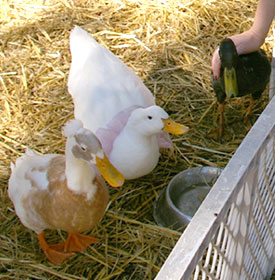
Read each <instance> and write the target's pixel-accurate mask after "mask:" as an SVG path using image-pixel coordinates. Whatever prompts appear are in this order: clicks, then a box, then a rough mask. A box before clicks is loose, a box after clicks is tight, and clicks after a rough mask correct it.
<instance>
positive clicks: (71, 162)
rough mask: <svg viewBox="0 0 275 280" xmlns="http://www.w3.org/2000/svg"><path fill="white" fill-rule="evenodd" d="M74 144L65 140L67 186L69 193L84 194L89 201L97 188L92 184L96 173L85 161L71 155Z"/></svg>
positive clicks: (68, 139) (72, 140)
mask: <svg viewBox="0 0 275 280" xmlns="http://www.w3.org/2000/svg"><path fill="white" fill-rule="evenodd" d="M74 143H75V142H74V139H72V138H71V137H68V138H67V142H66V151H65V153H66V167H65V174H66V178H67V186H68V188H69V189H70V190H71V191H73V192H75V193H77V194H86V196H87V199H91V198H92V196H93V194H94V193H95V191H96V189H97V186H96V185H95V184H93V180H94V178H95V176H96V173H95V170H94V168H93V167H92V166H91V165H90V164H89V163H88V162H87V161H84V160H82V159H78V158H76V157H75V156H74V155H73V153H72V151H71V148H72V146H73V145H74Z"/></svg>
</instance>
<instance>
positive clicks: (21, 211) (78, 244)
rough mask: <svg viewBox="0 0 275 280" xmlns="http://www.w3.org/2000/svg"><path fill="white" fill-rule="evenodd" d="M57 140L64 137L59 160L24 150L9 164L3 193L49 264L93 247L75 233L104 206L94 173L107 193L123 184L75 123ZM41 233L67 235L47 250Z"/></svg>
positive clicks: (89, 136) (106, 196)
mask: <svg viewBox="0 0 275 280" xmlns="http://www.w3.org/2000/svg"><path fill="white" fill-rule="evenodd" d="M63 134H64V135H65V136H66V137H67V141H66V151H65V156H64V155H57V154H47V155H38V154H37V153H36V152H34V151H32V150H30V149H27V151H26V153H25V154H24V155H23V156H21V157H20V158H18V159H17V160H16V163H15V165H14V164H11V176H10V179H9V187H8V194H9V197H10V199H11V200H12V202H13V204H14V207H15V211H16V214H17V216H18V217H19V219H20V220H21V222H22V223H23V225H24V226H26V227H27V228H29V229H31V230H33V231H35V232H36V234H37V237H38V240H39V244H40V247H41V248H42V250H43V251H44V253H45V255H46V257H47V258H48V259H49V260H50V261H51V262H52V263H54V264H61V263H62V262H63V261H64V260H65V259H66V258H67V257H69V256H71V254H72V252H74V251H82V250H84V249H85V248H86V247H87V246H89V245H90V244H92V243H95V242H97V239H96V238H93V237H90V236H86V235H83V234H80V232H84V231H88V230H90V229H91V228H93V227H94V226H95V225H96V224H97V223H98V222H99V221H100V220H101V218H102V217H103V215H104V212H105V209H106V206H107V203H108V199H109V193H108V189H107V187H106V184H105V182H104V180H103V179H102V177H101V176H100V175H98V171H99V172H100V173H101V174H102V176H103V177H104V178H105V179H106V181H107V182H108V183H109V184H110V185H111V186H113V187H117V186H121V185H122V184H123V183H124V178H123V176H122V175H121V173H119V172H118V171H117V170H116V169H115V168H114V167H113V166H112V164H111V163H110V162H109V161H108V159H107V158H106V156H105V154H104V152H103V150H102V146H101V144H100V142H99V141H98V139H97V138H96V136H95V135H94V134H93V133H92V132H91V131H89V130H87V129H85V128H83V125H82V123H81V122H80V121H78V120H71V121H69V122H68V123H67V124H66V125H65V127H64V130H63ZM91 164H92V165H93V166H92V165H91ZM94 166H96V168H97V169H98V171H97V170H96V168H95V167H94ZM45 229H61V230H64V231H67V232H68V233H69V235H68V238H67V240H66V242H65V243H63V244H54V245H49V244H47V242H46V240H45V237H44V232H43V231H44V230H45Z"/></svg>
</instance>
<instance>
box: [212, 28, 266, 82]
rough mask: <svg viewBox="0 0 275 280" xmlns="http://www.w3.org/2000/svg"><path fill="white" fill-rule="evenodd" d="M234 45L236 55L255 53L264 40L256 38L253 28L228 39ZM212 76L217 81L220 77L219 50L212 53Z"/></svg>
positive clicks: (259, 37)
mask: <svg viewBox="0 0 275 280" xmlns="http://www.w3.org/2000/svg"><path fill="white" fill-rule="evenodd" d="M229 38H230V39H231V40H232V41H233V42H234V44H235V46H236V49H237V53H238V54H244V53H250V52H253V51H256V50H257V49H259V48H260V46H261V45H262V44H263V42H264V38H262V37H261V36H258V34H257V33H256V32H254V30H253V28H251V29H249V30H247V31H245V32H243V33H241V34H236V35H233V36H231V37H229ZM211 66H212V74H213V78H214V80H216V79H218V78H219V76H220V68H221V61H220V56H219V49H216V50H215V51H214V53H213V57H212V60H211Z"/></svg>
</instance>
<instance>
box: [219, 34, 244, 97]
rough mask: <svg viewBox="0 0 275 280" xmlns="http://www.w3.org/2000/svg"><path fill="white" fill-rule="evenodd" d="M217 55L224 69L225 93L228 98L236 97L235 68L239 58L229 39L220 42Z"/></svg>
mask: <svg viewBox="0 0 275 280" xmlns="http://www.w3.org/2000/svg"><path fill="white" fill-rule="evenodd" d="M219 55H220V59H221V65H222V68H223V69H224V72H223V79H224V87H225V93H226V95H227V96H228V97H230V98H232V97H236V96H238V84H237V75H236V67H237V63H238V57H239V56H238V53H237V50H236V47H235V45H234V43H233V41H232V40H231V39H228V38H226V39H224V40H223V41H222V42H221V45H220V48H219Z"/></svg>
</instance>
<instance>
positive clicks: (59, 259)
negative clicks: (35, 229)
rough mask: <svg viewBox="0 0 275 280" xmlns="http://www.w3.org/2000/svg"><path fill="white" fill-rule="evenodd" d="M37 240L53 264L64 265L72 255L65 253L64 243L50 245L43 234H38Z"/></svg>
mask: <svg viewBox="0 0 275 280" xmlns="http://www.w3.org/2000/svg"><path fill="white" fill-rule="evenodd" d="M37 238H38V241H39V244H40V247H41V249H42V250H43V252H44V254H45V256H46V257H47V258H48V260H49V261H50V262H52V263H53V264H62V263H63V262H64V260H65V259H67V258H68V257H70V256H71V255H72V253H71V252H68V253H67V252H64V243H63V244H53V245H49V244H48V243H47V242H46V240H45V237H44V233H43V232H42V233H40V234H38V235H37Z"/></svg>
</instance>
